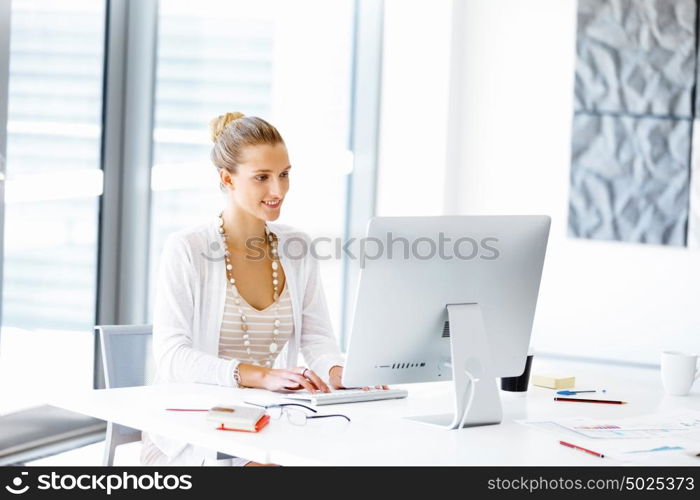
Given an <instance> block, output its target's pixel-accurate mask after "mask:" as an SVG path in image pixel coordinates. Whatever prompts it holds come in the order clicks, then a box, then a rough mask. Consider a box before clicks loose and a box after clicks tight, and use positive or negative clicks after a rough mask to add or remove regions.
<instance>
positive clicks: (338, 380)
mask: <svg viewBox="0 0 700 500" xmlns="http://www.w3.org/2000/svg"><path fill="white" fill-rule="evenodd" d="M328 379H329V381H330V383H331V386H332V387H333V389H347V387H344V386H343V367H342V366H339V365H336V366H334V367H332V368H331V369H330V370H329V371H328ZM374 388H375V389H388V388H389V386H388V385H375V386H374ZM363 389H364V390H365V391H369V387H363Z"/></svg>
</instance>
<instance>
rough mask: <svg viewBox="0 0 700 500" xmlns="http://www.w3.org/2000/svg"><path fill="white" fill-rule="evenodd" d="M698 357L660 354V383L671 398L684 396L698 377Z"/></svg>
mask: <svg viewBox="0 0 700 500" xmlns="http://www.w3.org/2000/svg"><path fill="white" fill-rule="evenodd" d="M697 365H698V356H697V355H696V354H687V353H684V352H678V351H663V352H662V353H661V381H662V382H663V384H664V389H665V390H666V392H667V393H668V394H670V395H672V396H685V395H686V394H688V393H689V392H690V388H691V387H692V386H693V382H695V381H696V380H697V379H698V378H699V377H700V370H698V368H697Z"/></svg>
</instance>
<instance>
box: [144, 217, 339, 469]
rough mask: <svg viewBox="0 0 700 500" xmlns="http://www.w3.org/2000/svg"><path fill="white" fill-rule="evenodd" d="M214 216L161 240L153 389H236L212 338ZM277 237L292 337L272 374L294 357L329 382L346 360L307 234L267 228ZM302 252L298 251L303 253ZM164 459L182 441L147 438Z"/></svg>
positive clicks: (194, 452)
mask: <svg viewBox="0 0 700 500" xmlns="http://www.w3.org/2000/svg"><path fill="white" fill-rule="evenodd" d="M218 227H219V226H218V217H216V218H214V219H213V220H212V221H211V222H209V223H207V224H202V225H199V226H196V227H193V228H189V229H185V230H182V231H179V232H176V233H173V234H171V235H170V236H168V238H167V240H166V242H165V246H164V248H163V253H162V256H161V262H160V265H159V270H158V281H157V288H156V298H155V304H154V313H153V353H154V355H155V362H156V375H155V380H154V383H167V382H197V383H203V384H217V385H222V386H228V387H236V382H235V380H234V378H233V371H234V368H235V367H236V365H237V364H238V363H239V362H240V361H239V360H236V359H232V360H226V359H223V358H219V357H218V350H219V332H220V330H221V321H222V318H223V312H224V304H225V301H226V271H225V268H224V246H223V244H222V240H221V235H220V234H219V231H218ZM268 227H269V228H270V231H272V232H273V233H275V234H276V235H277V237H278V252H279V260H280V264H281V265H282V269H283V270H284V273H285V277H286V280H287V286H288V287H289V294H290V298H291V301H292V314H293V323H294V332H293V335H292V337H291V338H290V339H289V341H288V342H287V344H286V345H285V347H284V348H283V349H282V351H281V352H280V354H279V356H278V357H277V360H276V361H275V364H274V368H280V367H287V368H292V367H294V366H298V365H299V364H300V363H299V362H298V359H297V358H298V356H299V351H300V350H301V354H302V355H303V358H304V360H306V362H307V363H308V366H309V367H310V368H311V369H312V370H313V371H315V372H316V373H318V375H319V376H320V377H321V378H324V379H326V380H327V379H328V372H329V370H330V369H331V367H332V366H334V365H341V366H342V365H344V363H345V361H344V358H343V356H342V354H341V352H340V349H339V348H338V344H337V342H336V339H335V337H334V336H333V331H332V326H331V323H330V317H329V314H328V307H327V305H326V299H325V296H324V293H323V287H322V285H321V276H320V274H319V266H318V261H317V260H316V259H314V258H313V257H312V255H311V252H309V251H308V249H309V248H310V238H309V236H308V235H307V234H306V233H303V232H301V231H297V230H295V229H293V228H291V227H290V226H287V225H283V224H277V223H268ZM305 249H306V250H307V251H304V250H305ZM149 438H150V440H151V441H152V442H153V443H154V444H155V445H156V446H157V447H158V448H160V450H161V451H163V453H165V454H166V455H167V456H168V457H169V458H170V459H173V458H174V457H176V456H177V455H180V454H181V453H182V452H183V451H184V450H185V448H187V447H188V446H189V445H188V443H185V442H182V441H177V440H173V439H169V438H164V437H162V436H158V435H155V434H149ZM186 456H188V457H193V458H192V461H193V462H194V463H201V461H203V460H204V459H205V458H210V459H215V458H216V456H217V454H216V451H214V450H206V449H203V448H199V447H193V449H189V450H187V454H186Z"/></svg>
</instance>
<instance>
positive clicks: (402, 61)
mask: <svg viewBox="0 0 700 500" xmlns="http://www.w3.org/2000/svg"><path fill="white" fill-rule="evenodd" d="M384 5H385V13H384V40H383V52H382V68H383V69H382V91H381V107H380V131H381V132H380V147H379V160H378V162H379V169H378V170H379V171H378V177H377V185H378V189H377V215H383V216H390V215H440V214H442V212H443V199H444V185H445V155H446V148H447V141H446V140H445V137H446V134H447V130H448V129H447V125H448V122H447V116H448V106H449V87H450V85H449V78H450V45H451V43H450V29H449V27H450V19H451V16H452V2H450V1H447V0H440V1H438V2H435V1H426V0H386V1H385V4H384Z"/></svg>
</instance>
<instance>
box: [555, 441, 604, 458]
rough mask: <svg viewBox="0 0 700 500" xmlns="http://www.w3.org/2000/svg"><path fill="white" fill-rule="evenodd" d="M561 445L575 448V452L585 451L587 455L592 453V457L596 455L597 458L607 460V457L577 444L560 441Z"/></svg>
mask: <svg viewBox="0 0 700 500" xmlns="http://www.w3.org/2000/svg"><path fill="white" fill-rule="evenodd" d="M559 444H563V445H564V446H568V447H569V448H574V449H575V450H581V451H585V452H586V453H590V454H591V455H595V456H596V457H600V458H605V455H603V454H602V453H598V452H597V451H593V450H587V449H586V448H582V447H581V446H576V445H575V444H571V443H567V442H566V441H559Z"/></svg>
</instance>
